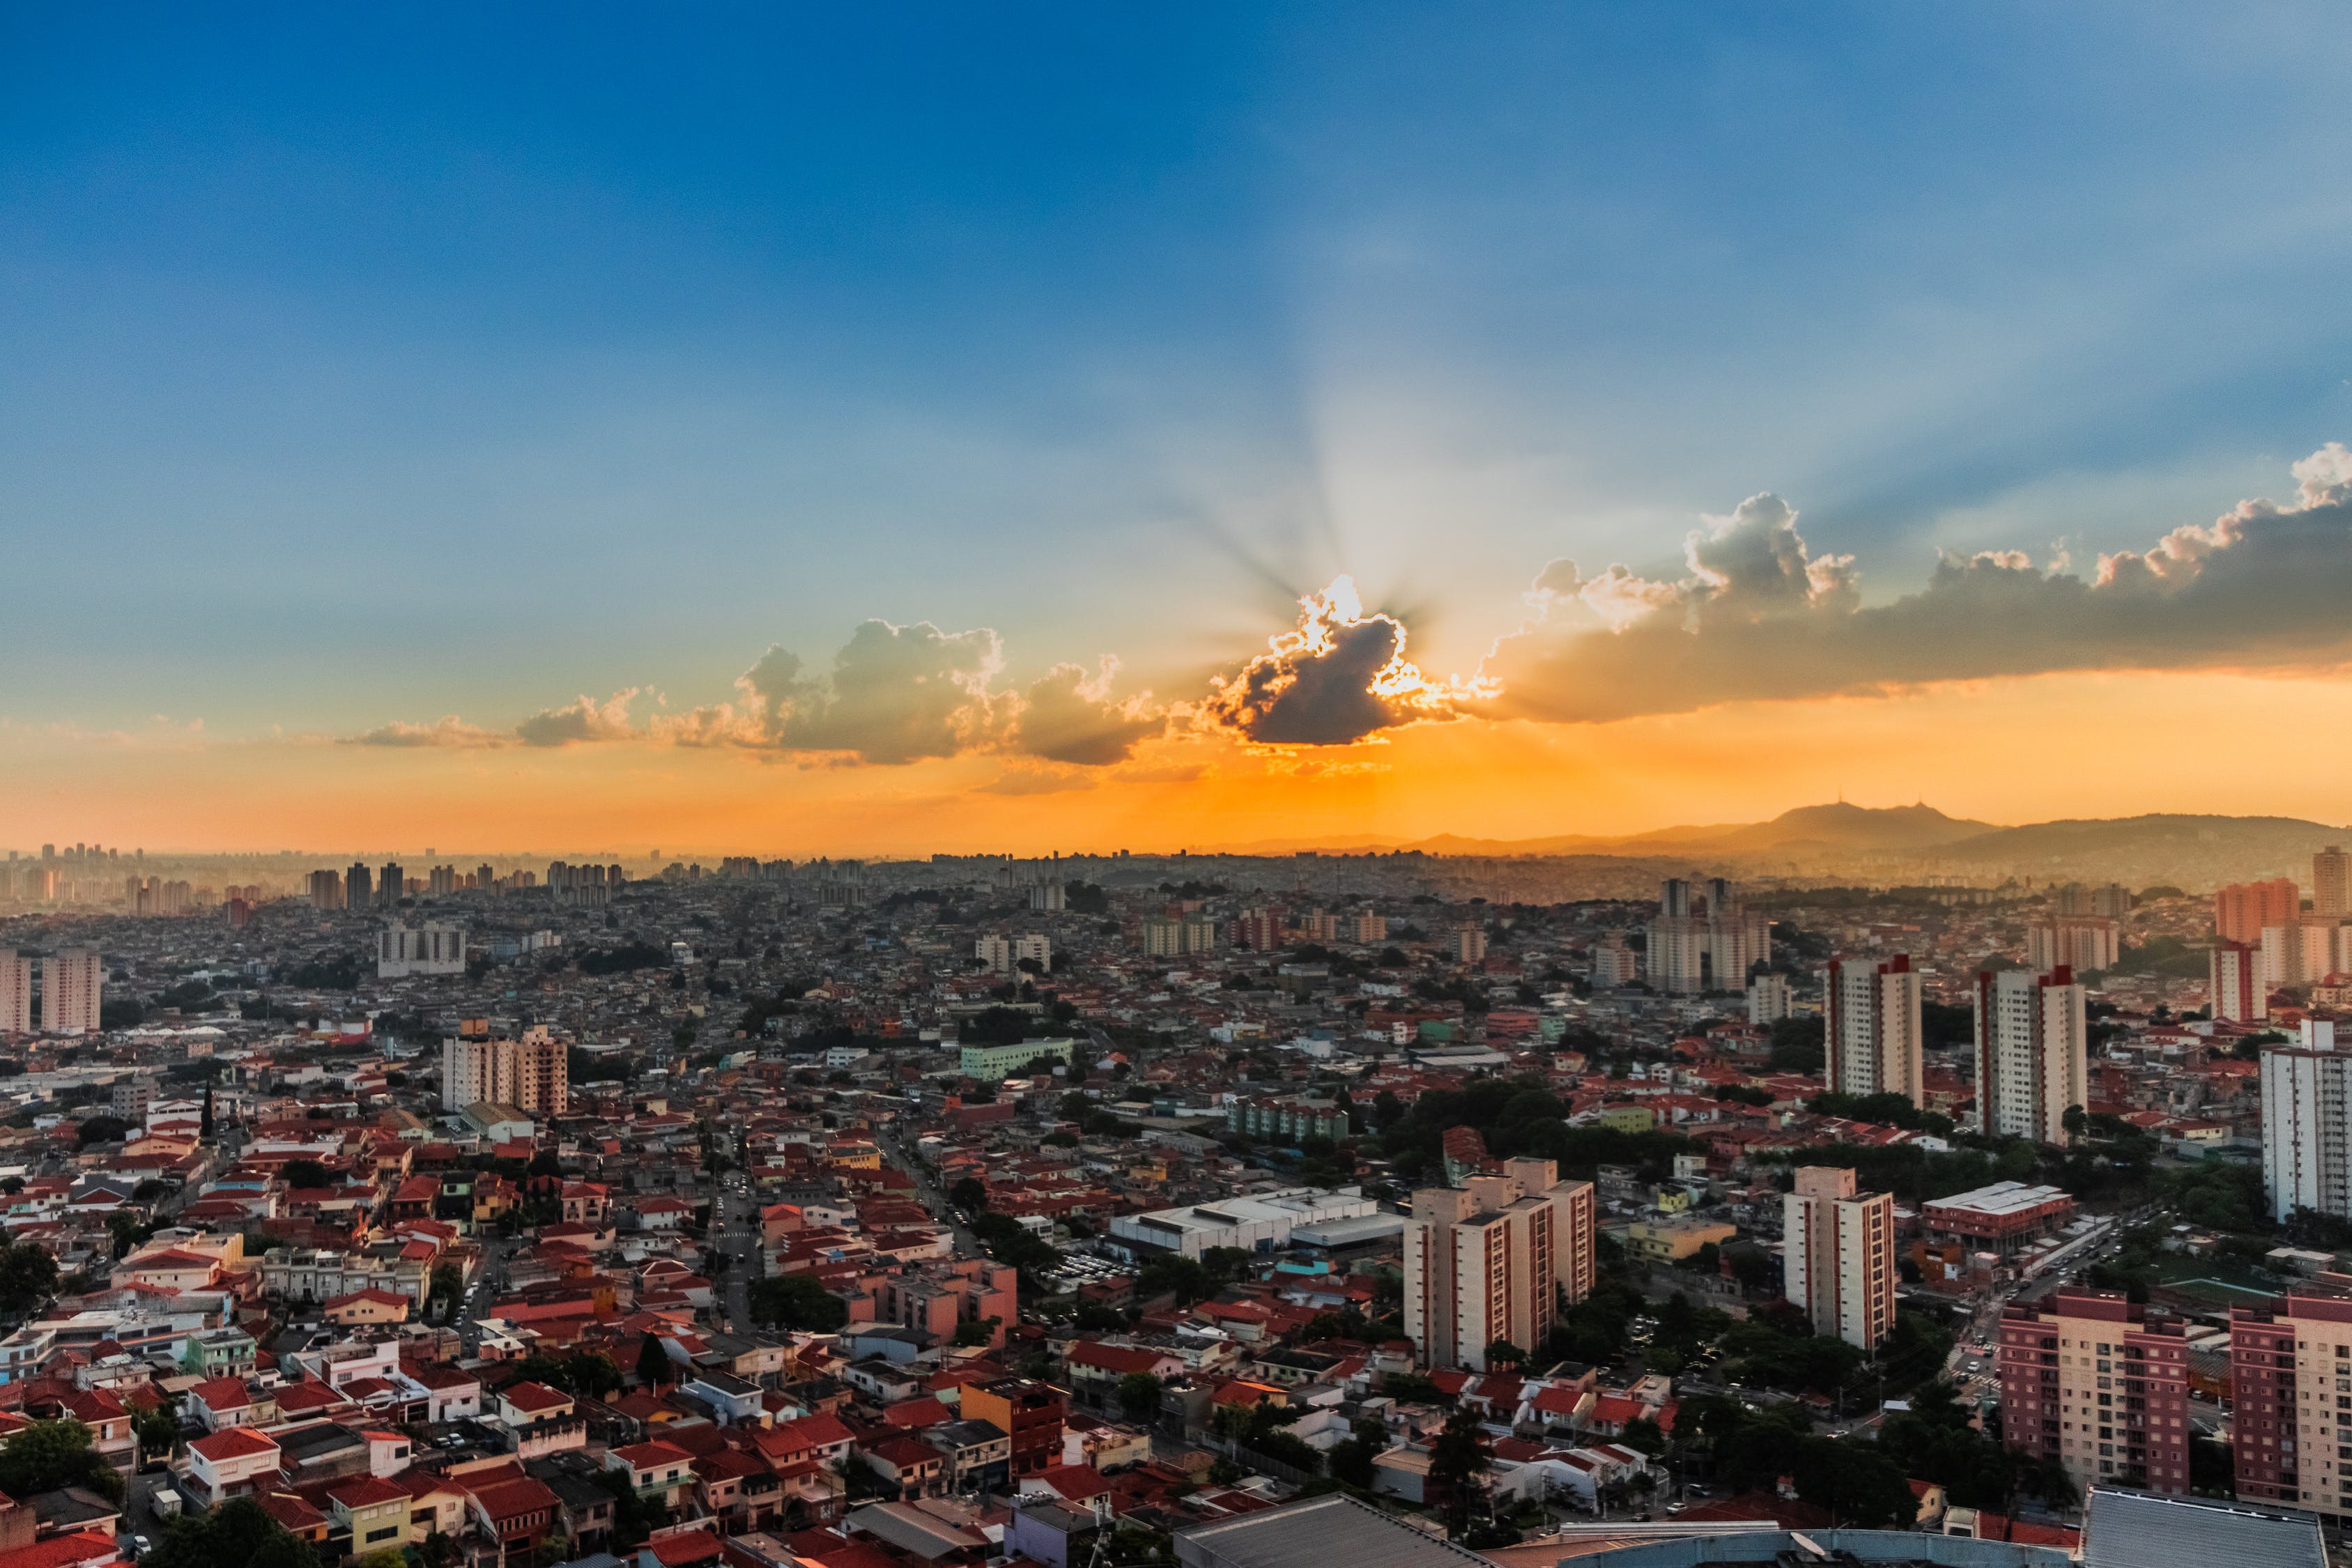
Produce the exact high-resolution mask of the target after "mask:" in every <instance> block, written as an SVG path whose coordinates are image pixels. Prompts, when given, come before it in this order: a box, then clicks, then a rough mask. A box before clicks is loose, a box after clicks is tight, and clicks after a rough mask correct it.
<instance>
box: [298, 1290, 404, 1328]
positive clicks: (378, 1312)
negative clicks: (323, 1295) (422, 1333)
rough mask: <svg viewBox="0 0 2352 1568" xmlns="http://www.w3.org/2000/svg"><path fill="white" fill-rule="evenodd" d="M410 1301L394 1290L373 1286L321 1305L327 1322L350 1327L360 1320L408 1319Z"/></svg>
mask: <svg viewBox="0 0 2352 1568" xmlns="http://www.w3.org/2000/svg"><path fill="white" fill-rule="evenodd" d="M409 1306H410V1302H409V1300H408V1298H407V1297H405V1296H404V1295H401V1294H400V1293H399V1292H398V1291H396V1290H379V1289H374V1288H373V1286H371V1287H369V1288H367V1289H359V1290H353V1291H352V1292H350V1293H349V1294H347V1295H342V1296H337V1297H335V1298H334V1299H333V1300H330V1301H328V1302H326V1303H325V1304H324V1305H323V1306H322V1307H320V1313H321V1315H322V1316H324V1317H325V1318H326V1320H327V1321H329V1322H331V1323H333V1324H334V1325H336V1326H337V1327H338V1328H350V1327H352V1325H354V1324H360V1323H404V1322H406V1321H408V1309H409Z"/></svg>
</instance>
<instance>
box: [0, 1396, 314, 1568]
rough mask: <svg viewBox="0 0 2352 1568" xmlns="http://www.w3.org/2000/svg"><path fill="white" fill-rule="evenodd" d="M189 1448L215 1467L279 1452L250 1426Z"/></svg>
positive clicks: (198, 1440)
mask: <svg viewBox="0 0 2352 1568" xmlns="http://www.w3.org/2000/svg"><path fill="white" fill-rule="evenodd" d="M188 1447H189V1449H190V1450H191V1451H192V1452H194V1453H198V1454H202V1455H203V1456H204V1457H205V1458H207V1459H210V1460H211V1461H212V1462H213V1463H214V1464H215V1465H217V1464H219V1463H220V1462H221V1461H222V1460H223V1459H245V1458H252V1457H253V1456H254V1455H256V1454H274V1453H276V1452H277V1451H278V1445H277V1444H275V1443H273V1442H271V1441H270V1440H269V1439H268V1438H267V1437H265V1436H262V1435H261V1434H260V1433H258V1432H256V1431H255V1430H253V1428H251V1427H250V1426H232V1427H230V1428H228V1430H226V1431H225V1432H215V1433H214V1434H213V1435H212V1436H209V1437H198V1438H196V1439H194V1441H192V1442H191V1443H189V1445H188ZM0 1568H6V1565H5V1563H0Z"/></svg>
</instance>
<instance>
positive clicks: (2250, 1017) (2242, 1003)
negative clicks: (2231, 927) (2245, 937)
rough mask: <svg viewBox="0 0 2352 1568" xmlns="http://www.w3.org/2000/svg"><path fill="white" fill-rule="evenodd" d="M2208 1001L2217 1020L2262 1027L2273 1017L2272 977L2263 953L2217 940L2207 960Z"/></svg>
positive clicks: (2228, 940) (2223, 938) (2248, 947)
mask: <svg viewBox="0 0 2352 1568" xmlns="http://www.w3.org/2000/svg"><path fill="white" fill-rule="evenodd" d="M2206 973H2207V974H2208V976H2209V977H2210V979H2209V981H2208V984H2207V988H2206V993H2205V994H2206V998H2207V1000H2209V1001H2210V1003H2211V1004H2212V1005H2213V1016H2214V1017H2215V1018H2217V1019H2223V1020H2226V1021H2228V1022H2230V1023H2232V1024H2259V1023H2262V1022H2263V1020H2265V1019H2267V1018H2268V1017H2269V1016H2271V988H2270V982H2269V978H2268V973H2267V971H2266V970H2265V969H2264V967H2263V955H2262V952H2261V951H2260V950H2259V949H2257V948H2253V947H2250V946H2248V945H2247V944H2246V943H2244V942H2232V941H2231V940H2230V939H2229V938H2228V937H2221V938H2218V939H2216V940H2215V942H2214V943H2213V949H2212V952H2211V953H2210V955H2209V957H2208V958H2207V960H2206Z"/></svg>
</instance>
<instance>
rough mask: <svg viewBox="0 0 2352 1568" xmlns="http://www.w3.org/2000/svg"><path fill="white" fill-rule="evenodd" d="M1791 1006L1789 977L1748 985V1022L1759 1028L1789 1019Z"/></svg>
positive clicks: (1759, 978) (1764, 976)
mask: <svg viewBox="0 0 2352 1568" xmlns="http://www.w3.org/2000/svg"><path fill="white" fill-rule="evenodd" d="M1595 984H1599V983H1598V982H1597V981H1596V982H1595ZM1789 1013H1790V994H1789V977H1788V976H1787V975H1785V974H1759V975H1758V976H1757V977H1756V978H1755V979H1753V980H1751V981H1749V982H1748V1022H1749V1023H1751V1024H1753V1025H1755V1026H1757V1027H1758V1028H1759V1029H1769V1028H1770V1027H1771V1026H1773V1025H1775V1024H1777V1023H1779V1022H1780V1020H1781V1019H1783V1018H1785V1017H1787V1016H1789Z"/></svg>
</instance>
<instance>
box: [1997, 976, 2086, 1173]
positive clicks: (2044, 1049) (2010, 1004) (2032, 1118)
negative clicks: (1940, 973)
mask: <svg viewBox="0 0 2352 1568" xmlns="http://www.w3.org/2000/svg"><path fill="white" fill-rule="evenodd" d="M1975 1000H1976V1056H1977V1125H1978V1126H1979V1127H1980V1128H1982V1129H1983V1130H1984V1131H1987V1132H1991V1133H2000V1134H2002V1135H2005V1136H2009V1137H2014V1138H2031V1139H2032V1140H2034V1141H2035V1142H2040V1143H2057V1144H2063V1143H2064V1142H2066V1140H2067V1133H2066V1125H2065V1123H2066V1112H2067V1110H2070V1109H2071V1108H2073V1107H2075V1106H2079V1105H2082V1104H2084V1102H2085V1101H2086V1100H2088V1099H2089V1098H2090V1068H2089V1066H2088V1056H2089V1040H2090V1035H2089V1027H2088V1025H2087V1023H2086V1021H2085V1015H2084V1005H2085V993H2084V987H2083V986H2082V985H2080V984H2077V983H2076V982H2075V980H2074V972H2073V971H2072V970H2069V969H2065V968H2063V967H2061V968H2058V969H2053V970H2052V971H2050V972H2049V973H2044V974H2036V973H2032V971H2030V970H2022V969H2011V970H2003V971H2002V972H2001V973H1998V974H1996V973H1992V972H1991V971H1990V970H1987V971H1982V972H1979V973H1978V975H1977V984H1976V999H1975Z"/></svg>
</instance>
